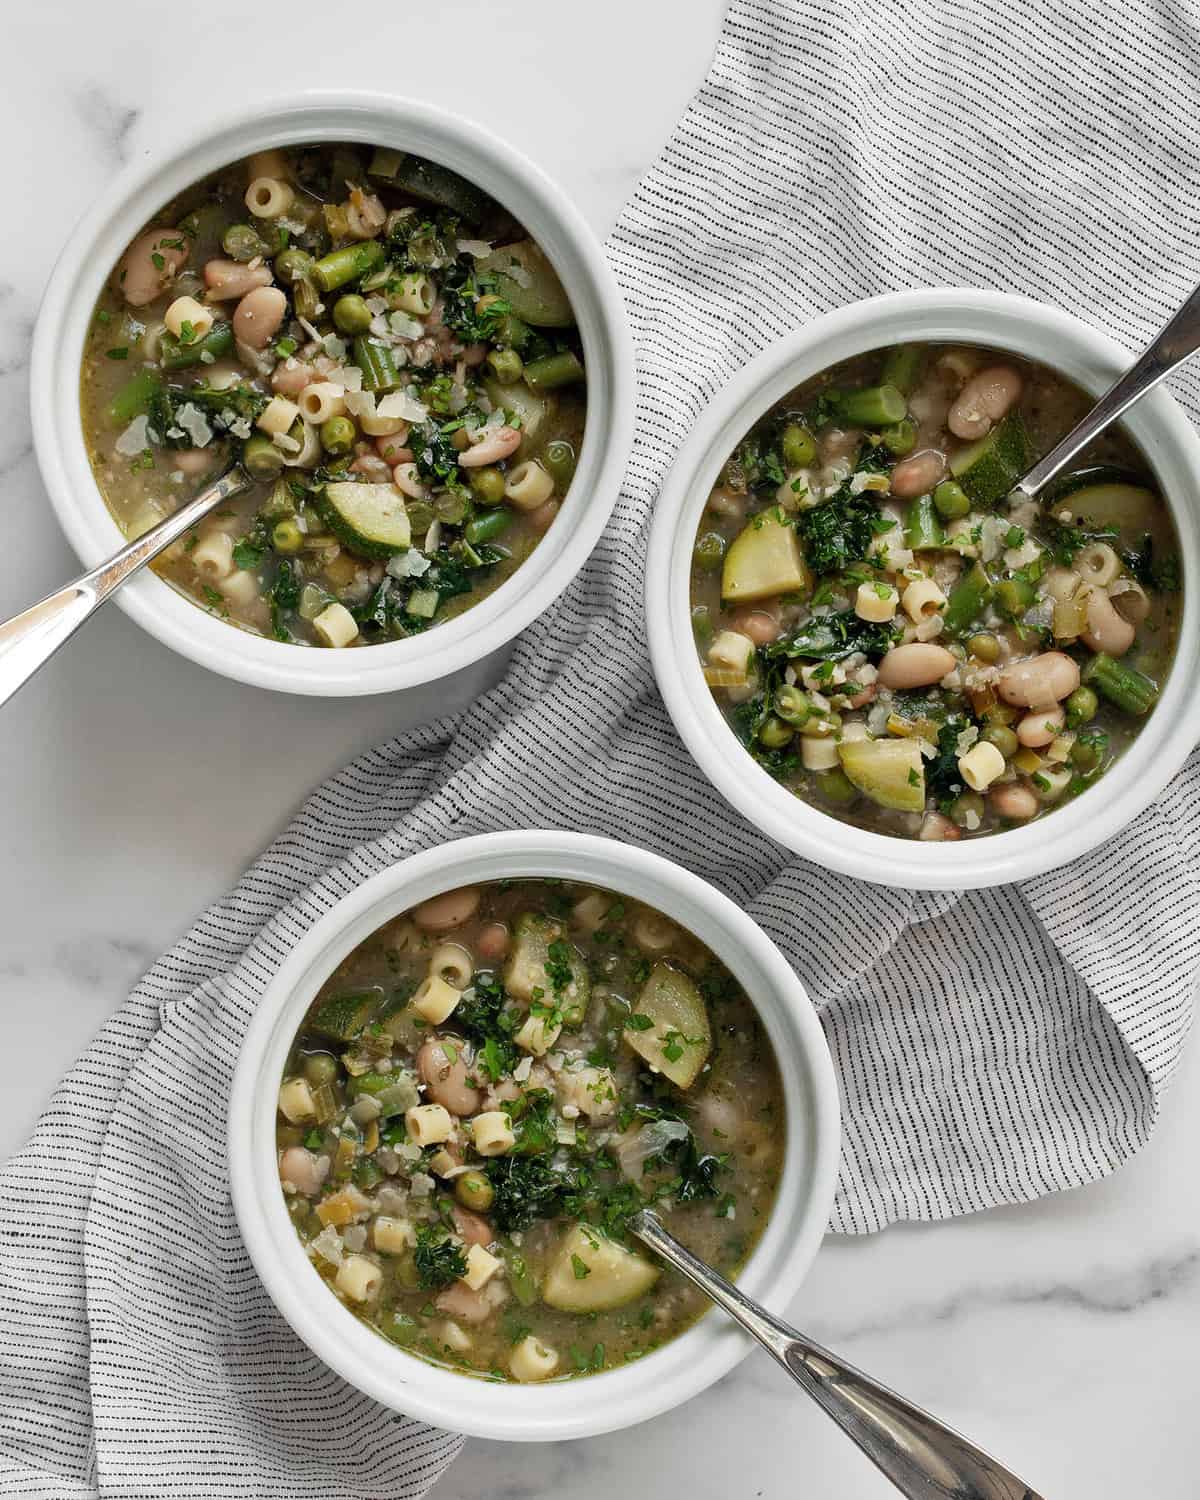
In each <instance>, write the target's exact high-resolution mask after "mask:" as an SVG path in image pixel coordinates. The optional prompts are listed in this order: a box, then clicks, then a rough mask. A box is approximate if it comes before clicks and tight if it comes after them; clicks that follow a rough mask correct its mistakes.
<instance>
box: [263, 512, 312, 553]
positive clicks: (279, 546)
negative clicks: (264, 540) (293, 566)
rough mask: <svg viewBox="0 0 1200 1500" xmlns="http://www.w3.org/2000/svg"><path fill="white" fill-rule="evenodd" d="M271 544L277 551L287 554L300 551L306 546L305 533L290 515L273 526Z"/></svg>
mask: <svg viewBox="0 0 1200 1500" xmlns="http://www.w3.org/2000/svg"><path fill="white" fill-rule="evenodd" d="M271 546H272V547H274V548H275V550H276V552H282V553H283V554H284V555H285V556H290V555H291V554H292V553H293V552H299V550H300V548H301V547H303V546H304V533H303V532H302V531H301V530H300V527H299V526H298V525H297V524H296V522H295V521H294V520H293V519H292V518H291V517H290V516H289V517H286V518H285V519H284V520H282V521H276V523H275V525H274V526H273V527H272V528H271Z"/></svg>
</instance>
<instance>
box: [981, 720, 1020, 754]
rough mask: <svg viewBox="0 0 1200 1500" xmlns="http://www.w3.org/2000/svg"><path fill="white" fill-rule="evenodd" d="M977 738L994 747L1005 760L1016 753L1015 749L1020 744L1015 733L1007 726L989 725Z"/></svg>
mask: <svg viewBox="0 0 1200 1500" xmlns="http://www.w3.org/2000/svg"><path fill="white" fill-rule="evenodd" d="M979 738H980V739H981V740H986V741H987V742H988V744H989V745H995V747H996V749H997V750H999V752H1000V754H1001V755H1003V757H1004V759H1005V760H1007V759H1008V758H1009V756H1010V755H1015V754H1016V753H1017V747H1018V746H1019V745H1020V743H1021V742H1020V740H1018V739H1017V736H1016V731H1015V730H1012V729H1010V728H1009V727H1008V725H1007V724H989V725H988V726H987V728H986V729H984V731H983V733H982V734H981V735H980V736H979Z"/></svg>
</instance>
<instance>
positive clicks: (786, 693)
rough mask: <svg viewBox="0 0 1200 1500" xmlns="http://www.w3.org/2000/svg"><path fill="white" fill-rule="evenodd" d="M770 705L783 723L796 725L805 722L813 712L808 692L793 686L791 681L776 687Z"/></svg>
mask: <svg viewBox="0 0 1200 1500" xmlns="http://www.w3.org/2000/svg"><path fill="white" fill-rule="evenodd" d="M771 707H772V708H773V709H774V710H775V712H776V714H777V715H778V716H779V717H780V718H781V719H782V720H783V721H784V723H785V724H794V725H795V726H797V727H800V726H801V725H804V724H807V723H808V721H809V719H811V718H812V716H813V713H814V709H813V706H812V704H811V703H810V702H809V699H808V694H807V693H805V692H802V691H801V689H800V688H798V687H793V686H792V684H791V683H784V685H783V687H781V688H776V690H775V696H774V697H773V699H772V700H771Z"/></svg>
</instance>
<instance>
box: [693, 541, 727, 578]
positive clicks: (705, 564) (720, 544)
mask: <svg viewBox="0 0 1200 1500" xmlns="http://www.w3.org/2000/svg"><path fill="white" fill-rule="evenodd" d="M692 556H693V557H694V558H695V560H696V566H697V567H698V568H703V569H704V571H705V572H706V573H715V572H716V570H717V569H718V568H719V567H720V566H721V559H722V558H723V557H724V556H725V538H724V537H723V536H722V535H721V533H720V532H719V531H706V532H705V533H704V535H703V536H702V537H699V538H698V539H697V542H696V546H695V548H694V549H693V552H692Z"/></svg>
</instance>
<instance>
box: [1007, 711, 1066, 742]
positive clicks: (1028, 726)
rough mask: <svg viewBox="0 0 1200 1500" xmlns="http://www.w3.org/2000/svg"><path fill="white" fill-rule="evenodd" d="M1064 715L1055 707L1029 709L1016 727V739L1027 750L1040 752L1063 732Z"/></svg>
mask: <svg viewBox="0 0 1200 1500" xmlns="http://www.w3.org/2000/svg"><path fill="white" fill-rule="evenodd" d="M1066 718H1067V716H1066V714H1065V713H1064V712H1063V710H1062V709H1061V708H1059V707H1057V706H1054V707H1051V708H1031V709H1030V710H1029V712H1028V713H1027V714H1026V715H1025V717H1024V718H1023V719H1022V720H1021V722H1020V723H1019V724H1018V725H1017V739H1018V740H1020V742H1021V744H1022V745H1024V746H1025V747H1026V749H1029V750H1041V749H1042V748H1043V746H1045V745H1048V744H1050V743H1051V741H1052V740H1054V739H1056V738H1057V737H1058V736H1059V735H1060V734H1061V733H1062V731H1063V725H1064V724H1065V723H1066Z"/></svg>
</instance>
